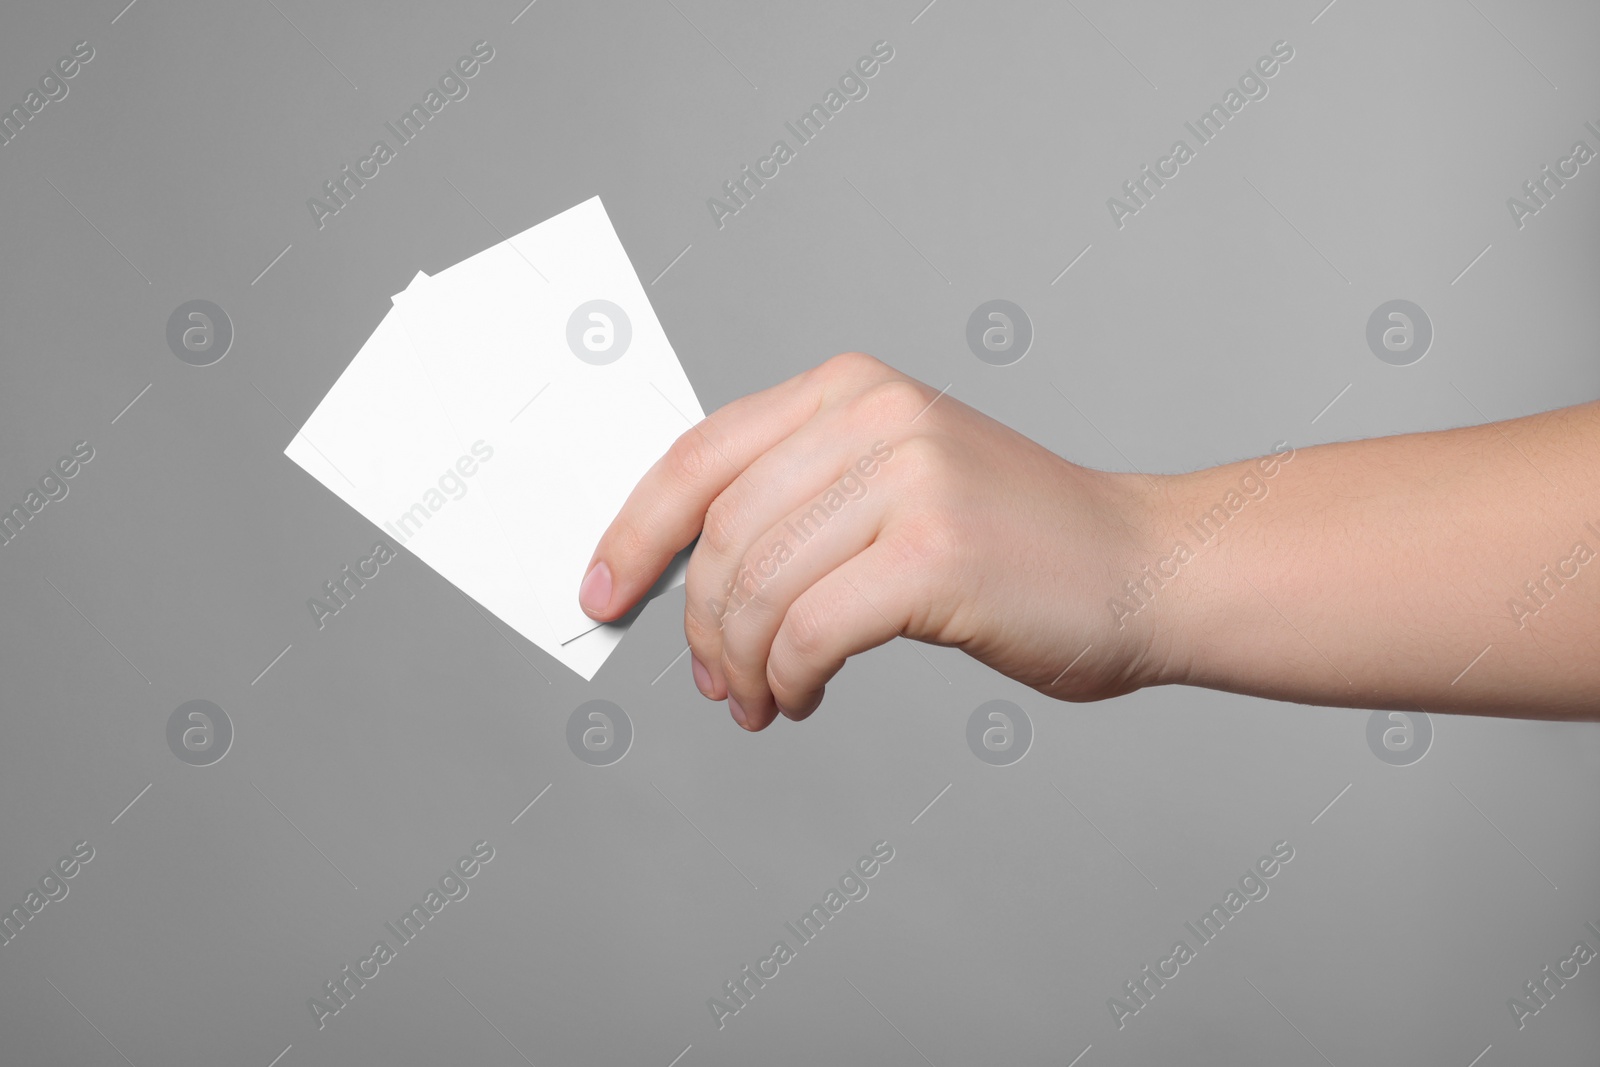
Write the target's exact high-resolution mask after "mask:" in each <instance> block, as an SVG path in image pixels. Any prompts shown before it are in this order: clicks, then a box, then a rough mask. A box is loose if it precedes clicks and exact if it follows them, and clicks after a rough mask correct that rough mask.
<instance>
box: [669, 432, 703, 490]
mask: <svg viewBox="0 0 1600 1067" xmlns="http://www.w3.org/2000/svg"><path fill="white" fill-rule="evenodd" d="M711 462H712V457H711V449H710V448H709V447H708V446H707V445H706V442H705V439H704V438H703V437H701V436H700V433H699V430H698V428H695V429H689V430H686V431H684V433H683V434H682V435H681V436H679V438H678V439H677V440H676V441H674V442H672V447H671V448H669V449H667V456H666V463H667V472H668V473H669V474H670V475H671V476H672V479H673V481H674V482H677V483H679V484H685V485H697V484H699V482H700V481H701V480H702V479H704V477H705V475H706V472H707V471H708V470H709V469H710V468H711Z"/></svg>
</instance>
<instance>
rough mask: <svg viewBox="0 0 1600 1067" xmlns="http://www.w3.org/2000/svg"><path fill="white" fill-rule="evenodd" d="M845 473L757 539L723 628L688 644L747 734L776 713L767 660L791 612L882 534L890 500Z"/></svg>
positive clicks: (741, 564)
mask: <svg viewBox="0 0 1600 1067" xmlns="http://www.w3.org/2000/svg"><path fill="white" fill-rule="evenodd" d="M850 455H851V456H852V457H853V455H854V453H850ZM845 472H846V473H844V474H842V475H840V476H839V477H838V478H837V479H836V480H835V481H834V482H833V483H830V484H829V485H828V486H826V487H825V489H824V490H823V491H822V492H819V493H817V494H815V495H813V496H812V497H810V498H809V499H808V500H806V501H804V502H803V503H801V504H800V505H799V506H797V507H796V508H795V509H794V510H793V511H791V512H790V513H789V514H788V515H785V516H783V517H782V518H781V520H780V521H779V522H777V523H776V524H775V525H774V526H773V527H772V528H770V529H769V530H767V531H766V532H765V533H764V534H763V535H761V536H760V537H757V538H755V539H754V540H753V542H752V543H751V545H750V547H749V550H748V552H747V553H746V554H745V556H744V557H743V559H742V560H740V561H738V562H737V563H736V565H735V569H734V573H735V575H736V577H735V579H734V581H733V583H732V584H733V587H734V588H733V590H732V591H731V593H730V594H729V597H728V599H727V601H726V603H725V604H724V605H723V611H722V613H721V615H720V617H719V618H718V620H717V622H718V624H719V628H715V629H711V630H710V631H709V632H700V633H697V634H696V636H697V637H699V638H701V640H700V641H699V642H698V643H697V642H695V641H691V644H692V645H696V648H695V652H696V656H697V658H699V659H700V660H701V662H703V663H706V664H715V665H716V668H715V670H714V671H712V672H711V673H713V674H715V675H716V676H717V677H718V680H719V681H720V682H721V687H722V689H723V691H725V692H726V694H727V698H728V701H729V711H730V712H731V713H732V714H733V717H734V719H735V720H736V721H737V720H739V719H740V718H741V717H742V718H743V720H744V721H743V722H742V723H741V725H743V726H744V727H745V728H746V729H750V730H759V729H762V728H764V727H765V726H766V725H767V724H768V723H770V722H772V720H773V719H774V718H776V717H777V715H778V714H779V707H778V704H777V702H776V700H775V699H774V697H773V694H772V690H771V688H770V687H769V686H768V684H767V659H768V652H769V650H770V649H771V647H772V643H773V640H774V638H775V637H776V636H777V634H778V631H779V629H780V628H781V627H782V625H783V622H784V619H785V617H786V615H787V614H788V611H789V609H790V607H791V606H792V605H793V604H794V602H795V601H796V600H797V599H799V598H800V597H801V596H802V595H803V594H804V593H805V592H806V591H807V590H808V589H810V588H811V587H812V586H813V585H815V584H816V583H817V582H819V581H821V580H822V579H824V578H826V577H827V576H828V575H829V574H831V573H833V572H834V571H836V570H838V569H839V568H840V567H841V566H843V565H844V564H845V563H847V562H848V561H849V560H851V559H852V558H853V557H855V556H857V555H859V554H860V553H861V552H863V551H865V550H866V549H867V548H868V547H869V546H871V544H872V543H873V541H874V540H875V539H876V538H877V536H878V535H879V532H880V531H881V530H882V529H883V524H884V519H885V515H886V513H887V511H888V510H889V506H890V505H889V501H890V494H888V493H886V492H876V493H874V492H871V491H870V490H871V483H870V482H868V481H867V480H865V479H863V478H862V477H861V476H860V475H859V473H858V472H855V468H854V466H853V465H851V464H850V463H849V462H848V461H846V464H845ZM700 646H704V649H702V647H700ZM713 648H714V649H715V651H711V650H712V649H713Z"/></svg>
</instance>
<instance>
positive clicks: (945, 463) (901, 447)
mask: <svg viewBox="0 0 1600 1067" xmlns="http://www.w3.org/2000/svg"><path fill="white" fill-rule="evenodd" d="M893 447H894V450H893V452H892V454H891V455H890V457H889V458H888V459H886V460H885V461H884V464H885V466H892V468H893V470H894V476H895V478H896V480H898V481H900V482H901V483H902V484H904V483H910V484H913V485H918V486H921V487H923V489H924V490H927V489H929V488H931V487H932V486H934V485H936V484H938V483H940V482H942V481H943V480H944V478H945V476H946V474H947V473H948V471H949V469H950V458H951V457H950V456H949V455H948V454H947V452H946V446H945V445H944V444H943V443H942V442H940V441H937V440H935V439H934V438H932V437H929V436H927V435H925V434H918V435H917V436H914V437H907V438H905V439H904V440H902V441H899V442H897V443H896V444H895V445H894V446H893Z"/></svg>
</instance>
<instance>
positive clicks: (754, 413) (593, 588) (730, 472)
mask: <svg viewBox="0 0 1600 1067" xmlns="http://www.w3.org/2000/svg"><path fill="white" fill-rule="evenodd" d="M903 377H904V376H903V375H900V374H899V373H898V372H897V371H894V370H892V369H891V368H889V367H887V366H885V365H884V364H882V363H880V362H878V361H877V360H875V359H873V358H872V357H871V356H865V355H862V354H861V353H859V352H846V353H844V354H843V355H839V356H835V357H834V358H832V359H830V360H828V361H827V362H826V363H824V364H822V365H821V366H819V367H815V368H813V369H812V370H809V371H807V372H805V373H804V374H800V375H797V376H796V377H794V378H790V379H789V380H788V381H786V382H783V383H782V384H780V385H776V386H774V387H773V388H771V389H767V390H764V391H762V392H760V393H753V394H751V395H750V396H746V397H742V398H740V399H738V400H735V401H734V402H733V403H731V404H728V405H727V406H725V407H723V408H721V409H720V410H718V411H717V412H716V413H715V414H713V415H712V416H710V417H709V418H707V419H705V420H703V421H702V422H700V423H699V424H698V425H696V426H694V427H692V428H690V430H689V431H688V432H687V433H685V434H683V435H682V436H681V437H679V438H678V440H677V441H676V442H674V444H673V445H672V447H671V448H670V449H668V450H667V454H666V455H664V456H662V457H661V459H659V460H657V461H656V463H655V465H654V466H653V467H651V468H650V470H649V471H648V472H646V474H645V476H644V477H643V478H642V479H640V481H639V484H638V485H637V486H635V487H634V490H633V492H632V493H631V494H629V496H628V499H627V501H626V502H625V503H624V504H623V506H622V510H621V511H620V512H618V514H617V517H616V518H615V519H614V520H612V523H611V525H610V526H609V527H608V528H607V529H606V532H605V533H604V534H603V535H601V538H600V544H599V545H598V546H597V547H596V549H595V554H594V557H593V558H592V559H591V560H590V563H589V568H588V570H587V571H586V573H585V575H584V578H583V582H582V584H581V585H580V586H579V589H578V601H579V603H580V604H581V605H582V607H583V609H584V611H585V612H586V613H587V614H588V615H589V616H590V617H591V618H594V619H598V620H601V621H610V620H612V619H616V618H618V617H620V616H621V615H623V614H624V613H625V612H626V611H627V610H628V609H629V608H631V607H632V606H633V605H634V604H635V603H636V602H637V601H638V600H639V598H640V597H642V596H643V595H644V594H645V593H646V592H647V591H648V590H649V589H650V587H651V586H652V585H653V584H655V581H656V579H657V578H658V577H660V575H661V573H662V571H663V570H665V568H666V566H667V563H668V562H669V561H670V560H671V559H672V557H673V556H675V555H676V554H677V553H678V552H679V551H680V550H682V549H683V548H684V547H685V546H686V545H688V544H689V542H690V541H693V540H694V538H695V536H696V535H697V534H698V533H699V532H700V528H701V525H702V523H703V522H704V518H705V514H706V509H707V508H709V507H710V506H711V502H712V501H713V500H715V499H716V498H717V496H718V495H719V494H721V493H722V492H723V491H724V490H725V489H727V488H728V486H729V485H731V484H732V483H733V482H734V481H735V479H738V478H740V477H741V475H742V474H743V472H744V471H745V470H746V468H748V467H749V466H750V465H751V464H752V463H753V462H755V460H756V459H757V457H759V456H760V455H762V453H764V452H766V451H767V450H768V449H770V448H772V447H773V446H774V445H775V444H777V443H778V442H779V441H782V440H783V439H784V438H786V437H788V436H789V435H790V434H791V433H793V432H794V431H795V430H796V429H798V428H799V427H800V426H802V425H804V424H805V423H806V421H807V420H808V419H810V418H811V417H812V416H813V415H815V414H816V413H817V411H818V410H820V409H821V408H822V407H823V406H824V405H825V404H826V403H828V402H829V400H830V398H833V397H838V396H848V395H852V394H855V393H859V392H860V391H861V390H862V389H863V388H864V387H865V386H866V385H868V384H870V383H872V382H875V381H883V380H884V379H887V378H903Z"/></svg>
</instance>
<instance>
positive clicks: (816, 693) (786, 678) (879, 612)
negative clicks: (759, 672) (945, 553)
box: [746, 541, 921, 729]
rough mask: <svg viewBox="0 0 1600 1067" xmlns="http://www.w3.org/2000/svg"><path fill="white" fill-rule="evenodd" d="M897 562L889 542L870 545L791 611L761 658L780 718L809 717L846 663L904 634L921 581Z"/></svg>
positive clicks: (791, 606)
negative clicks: (910, 578) (910, 577)
mask: <svg viewBox="0 0 1600 1067" xmlns="http://www.w3.org/2000/svg"><path fill="white" fill-rule="evenodd" d="M897 556H898V554H897V552H896V550H895V549H894V548H893V547H892V546H891V545H890V544H889V543H887V542H884V541H877V542H874V543H873V544H872V545H870V546H869V547H868V548H867V549H866V550H865V551H863V552H860V553H859V554H857V555H855V556H852V557H851V558H850V559H848V560H846V561H845V562H844V563H843V564H841V565H840V566H839V567H837V568H835V569H834V570H833V571H831V572H830V573H828V574H827V575H825V576H824V577H823V578H822V579H821V580H819V581H818V582H816V584H814V585H812V586H811V587H810V588H809V589H807V590H806V591H805V592H804V593H802V594H801V595H800V596H799V597H798V598H796V600H795V601H794V602H793V603H792V604H790V605H789V609H788V610H787V611H786V612H785V613H784V617H783V623H782V625H781V626H779V627H778V632H777V634H776V636H774V638H773V640H772V648H771V651H770V652H769V653H768V656H767V685H768V687H769V688H770V690H771V692H772V695H773V697H774V699H775V701H776V704H777V706H779V707H781V708H782V709H783V714H785V715H786V716H788V717H789V718H791V719H796V720H798V719H803V718H805V717H806V716H807V715H810V714H811V713H812V712H813V711H815V710H816V708H817V705H818V704H820V703H822V694H823V690H824V689H825V688H826V686H827V684H828V680H829V679H831V678H832V677H833V676H834V675H835V674H837V673H839V669H840V668H841V667H843V666H844V663H845V660H847V659H849V658H850V657H851V656H853V655H855V654H856V653H858V652H865V651H866V650H867V649H869V648H876V647H877V646H879V645H881V644H884V643H886V642H888V641H889V640H891V639H892V638H894V637H896V636H897V635H899V634H901V633H903V632H904V631H905V630H906V628H907V626H908V625H909V624H910V622H911V619H912V617H913V615H914V613H915V612H916V610H917V606H918V603H919V599H920V596H921V593H920V589H921V583H920V582H913V581H907V580H906V575H905V574H904V573H903V570H904V567H903V564H901V563H899V562H897ZM897 570H899V571H901V572H902V573H898V574H897V573H896V572H897ZM769 722H771V719H768V720H766V722H761V723H759V724H755V723H752V724H751V725H747V726H746V729H760V728H761V727H763V726H766V725H767V723H769Z"/></svg>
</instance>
